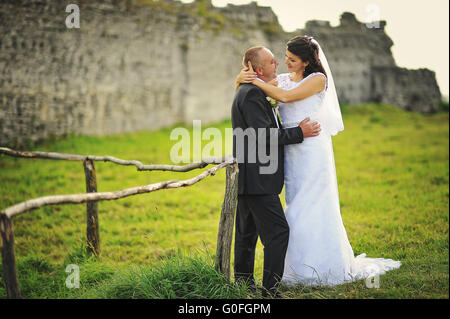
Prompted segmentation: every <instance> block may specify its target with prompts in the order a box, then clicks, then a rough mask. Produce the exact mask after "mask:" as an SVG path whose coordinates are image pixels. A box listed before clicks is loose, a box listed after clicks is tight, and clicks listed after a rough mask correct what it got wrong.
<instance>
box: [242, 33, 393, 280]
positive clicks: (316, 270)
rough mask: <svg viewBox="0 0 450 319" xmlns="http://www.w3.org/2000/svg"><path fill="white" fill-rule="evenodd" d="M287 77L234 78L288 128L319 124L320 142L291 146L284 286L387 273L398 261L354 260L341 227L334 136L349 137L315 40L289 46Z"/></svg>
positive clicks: (248, 73)
mask: <svg viewBox="0 0 450 319" xmlns="http://www.w3.org/2000/svg"><path fill="white" fill-rule="evenodd" d="M285 63H286V66H287V68H288V71H290V73H285V74H280V75H278V76H277V78H276V79H275V80H273V81H271V82H269V83H265V82H263V81H259V80H256V73H255V72H253V69H252V66H251V64H250V65H249V68H244V69H243V70H242V71H241V73H240V74H239V76H238V78H237V82H239V83H252V84H254V85H257V86H258V87H260V88H261V89H262V90H263V91H264V92H265V93H266V94H267V95H268V96H270V97H272V98H274V99H276V100H278V101H280V103H279V106H278V110H279V113H280V116H281V120H282V125H283V127H284V128H288V127H294V126H298V123H299V122H301V121H302V120H303V119H305V118H307V117H309V118H310V119H311V120H312V121H318V122H319V123H320V124H321V128H322V132H321V134H320V135H318V136H315V137H311V138H308V139H305V140H304V141H303V143H300V144H292V145H286V146H285V148H284V150H285V162H284V165H285V170H284V171H285V176H284V179H285V197H286V207H285V214H286V219H287V222H288V224H289V229H290V235H289V245H288V249H287V253H286V258H285V267H284V274H283V278H282V281H283V282H285V283H288V284H296V283H302V284H306V285H338V284H343V283H346V282H351V281H354V280H358V279H362V278H369V277H373V276H376V275H381V274H384V273H385V272H386V271H388V270H391V269H396V268H399V267H400V265H401V263H400V261H394V260H392V259H383V258H368V257H366V254H361V255H358V256H356V257H355V256H354V254H353V249H352V247H351V245H350V242H349V240H348V237H347V233H346V230H345V228H344V224H343V222H342V218H341V213H340V205H339V194H338V185H337V178H336V167H335V162H334V154H333V145H332V141H331V136H334V135H336V134H337V133H338V132H341V131H343V130H344V124H343V121H342V115H341V111H340V107H339V102H338V99H337V94H336V89H335V86H334V82H333V77H332V75H331V71H330V69H329V66H328V62H327V60H326V58H325V55H324V54H323V52H322V49H321V47H320V46H319V44H318V43H317V41H315V40H314V39H313V38H312V37H308V36H297V37H295V38H293V39H291V40H290V41H289V42H288V43H287V48H286V58H285Z"/></svg>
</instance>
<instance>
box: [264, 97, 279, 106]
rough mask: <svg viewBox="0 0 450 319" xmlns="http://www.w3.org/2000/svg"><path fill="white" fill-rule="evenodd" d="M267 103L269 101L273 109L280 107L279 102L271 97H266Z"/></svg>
mask: <svg viewBox="0 0 450 319" xmlns="http://www.w3.org/2000/svg"><path fill="white" fill-rule="evenodd" d="M266 99H267V101H269V103H270V106H272V107H273V108H277V107H278V101H277V100H275V99H273V98H271V97H270V96H267V97H266Z"/></svg>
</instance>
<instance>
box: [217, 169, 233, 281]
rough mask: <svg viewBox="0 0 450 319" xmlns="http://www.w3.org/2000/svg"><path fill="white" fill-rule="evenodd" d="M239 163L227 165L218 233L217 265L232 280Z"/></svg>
mask: <svg viewBox="0 0 450 319" xmlns="http://www.w3.org/2000/svg"><path fill="white" fill-rule="evenodd" d="M238 174H239V168H238V165H237V164H233V165H229V166H227V179H226V181H227V182H226V186H225V197H224V200H223V204H222V211H221V214H220V222H219V231H218V233H217V249H216V260H215V267H216V269H217V270H219V271H220V272H221V273H222V274H224V275H225V277H226V278H227V279H228V280H230V272H231V269H230V261H231V243H232V242H233V229H234V215H235V211H236V205H237V193H238Z"/></svg>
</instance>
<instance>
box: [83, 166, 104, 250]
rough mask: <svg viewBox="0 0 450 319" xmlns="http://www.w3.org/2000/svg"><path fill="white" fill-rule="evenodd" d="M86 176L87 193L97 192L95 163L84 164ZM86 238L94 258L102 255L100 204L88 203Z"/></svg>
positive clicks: (88, 248)
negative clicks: (99, 221) (99, 218)
mask: <svg viewBox="0 0 450 319" xmlns="http://www.w3.org/2000/svg"><path fill="white" fill-rule="evenodd" d="M83 167H84V175H85V177H86V193H96V192H97V177H96V174H95V165H94V162H93V161H92V160H90V159H86V160H84V162H83ZM86 220H87V223H86V225H87V227H86V238H87V251H88V252H89V253H91V254H93V255H94V256H99V255H100V231H99V228H98V202H97V201H88V202H87V203H86Z"/></svg>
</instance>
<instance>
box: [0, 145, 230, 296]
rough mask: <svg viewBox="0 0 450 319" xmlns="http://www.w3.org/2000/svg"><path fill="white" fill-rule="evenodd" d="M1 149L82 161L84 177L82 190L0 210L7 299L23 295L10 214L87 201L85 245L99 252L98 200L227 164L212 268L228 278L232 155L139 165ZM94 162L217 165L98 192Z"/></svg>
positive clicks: (154, 167) (177, 168)
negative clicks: (183, 162) (114, 189)
mask: <svg viewBox="0 0 450 319" xmlns="http://www.w3.org/2000/svg"><path fill="white" fill-rule="evenodd" d="M0 154H4V155H8V156H13V157H21V158H34V159H37V158H40V159H53V160H67V161H82V162H83V167H84V174H85V177H86V194H84V193H83V194H70V195H55V196H44V197H39V198H34V199H31V200H27V201H25V202H22V203H19V204H16V205H13V206H10V207H8V208H6V209H4V210H1V211H0V234H1V238H2V242H3V245H2V249H1V251H2V263H3V281H4V283H5V287H6V293H7V296H8V298H22V294H21V292H20V286H19V280H18V277H17V267H16V258H15V252H14V229H13V218H14V217H16V216H18V215H20V214H23V213H25V212H28V211H30V210H33V209H37V208H40V207H43V206H48V205H59V204H81V203H86V206H87V216H86V220H87V228H86V237H87V238H86V240H87V249H88V251H89V252H90V253H92V254H94V255H96V256H98V255H99V254H100V234H99V227H98V225H99V219H98V201H101V200H116V199H120V198H124V197H128V196H132V195H137V194H144V193H150V192H154V191H157V190H160V189H169V188H177V187H185V186H190V185H193V184H195V183H197V182H199V181H201V180H203V179H205V178H206V177H207V176H209V175H212V176H213V175H215V173H216V172H217V171H218V170H220V169H222V168H224V167H226V186H225V198H224V201H223V204H222V210H221V216H220V222H219V230H218V235H217V249H216V259H215V267H216V269H218V270H219V271H220V272H221V273H223V274H224V275H225V276H226V277H227V278H228V280H229V279H230V259H231V243H232V234H233V227H234V214H235V210H236V204H237V180H238V178H237V177H238V173H239V170H238V167H237V164H236V161H235V159H234V158H232V157H231V156H226V157H221V158H214V157H210V158H205V159H203V160H202V161H201V162H195V163H191V164H187V165H183V166H180V165H143V164H142V163H141V162H139V161H135V160H122V159H118V158H115V157H112V156H91V155H89V156H82V155H73V154H60V153H46V152H22V151H16V150H12V149H9V148H6V147H0ZM95 161H105V162H106V161H107V162H112V163H115V164H118V165H134V166H136V167H137V170H138V171H155V170H159V171H174V172H188V171H191V170H193V169H198V168H204V167H206V166H208V165H210V164H217V165H216V166H214V167H212V168H210V169H207V170H205V171H204V172H203V173H201V174H199V175H197V176H195V177H193V178H190V179H187V180H181V181H180V180H169V181H163V182H159V183H155V184H149V185H144V186H137V187H131V188H127V189H122V190H119V191H115V192H101V193H99V192H97V179H96V171H95V165H94V162H95Z"/></svg>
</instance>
